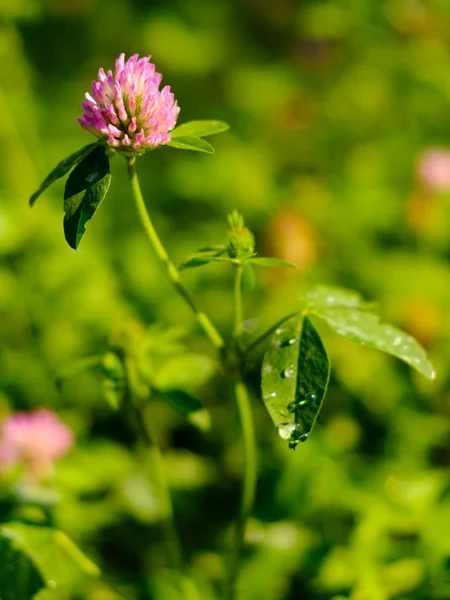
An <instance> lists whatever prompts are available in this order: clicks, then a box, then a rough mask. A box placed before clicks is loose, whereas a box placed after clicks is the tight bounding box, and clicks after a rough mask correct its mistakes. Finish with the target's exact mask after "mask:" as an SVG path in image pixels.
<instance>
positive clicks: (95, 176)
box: [86, 171, 98, 183]
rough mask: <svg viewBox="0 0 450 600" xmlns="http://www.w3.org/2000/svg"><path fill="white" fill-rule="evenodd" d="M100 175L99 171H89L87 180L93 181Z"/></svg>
mask: <svg viewBox="0 0 450 600" xmlns="http://www.w3.org/2000/svg"><path fill="white" fill-rule="evenodd" d="M97 177H98V173H96V172H95V171H94V172H92V173H89V175H86V181H87V182H88V183H93V182H94V181H95V180H96V179H97Z"/></svg>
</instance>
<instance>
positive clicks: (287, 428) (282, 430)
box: [278, 423, 298, 440]
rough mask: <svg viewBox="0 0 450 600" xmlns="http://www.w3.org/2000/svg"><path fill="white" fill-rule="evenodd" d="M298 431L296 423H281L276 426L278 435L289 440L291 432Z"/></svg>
mask: <svg viewBox="0 0 450 600" xmlns="http://www.w3.org/2000/svg"><path fill="white" fill-rule="evenodd" d="M297 431H298V425H296V424H295V423H281V425H279V426H278V435H279V436H280V437H281V438H283V440H290V439H291V438H292V434H294V436H295V433H296V432H297Z"/></svg>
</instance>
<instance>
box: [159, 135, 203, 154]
mask: <svg viewBox="0 0 450 600" xmlns="http://www.w3.org/2000/svg"><path fill="white" fill-rule="evenodd" d="M167 146H172V148H179V149H180V150H196V151H197V152H206V153H207V154H214V148H213V147H212V146H211V144H208V142H205V140H204V139H202V138H198V137H187V136H186V137H184V136H183V137H177V138H176V139H174V140H170V142H168V143H167Z"/></svg>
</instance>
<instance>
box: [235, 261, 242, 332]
mask: <svg viewBox="0 0 450 600" xmlns="http://www.w3.org/2000/svg"><path fill="white" fill-rule="evenodd" d="M243 270H244V268H243V266H242V265H241V264H239V265H238V266H237V267H236V277H235V280H234V338H235V340H236V341H237V342H238V343H239V340H240V338H241V336H242V323H243V320H244V316H243V309H242V273H243Z"/></svg>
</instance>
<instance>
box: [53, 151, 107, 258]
mask: <svg viewBox="0 0 450 600" xmlns="http://www.w3.org/2000/svg"><path fill="white" fill-rule="evenodd" d="M110 183H111V173H110V169H109V158H108V156H107V154H106V151H105V148H104V147H103V146H97V147H96V148H95V149H94V150H93V151H92V152H90V153H89V154H88V155H87V156H86V157H84V158H83V160H82V161H81V162H80V163H79V164H78V165H77V166H76V167H75V169H74V170H73V171H72V173H71V174H70V175H69V178H68V179H67V183H66V188H65V190H64V213H65V214H64V235H65V237H66V241H67V243H68V244H69V246H70V247H71V248H74V249H75V250H76V249H77V248H78V245H79V243H80V240H81V238H82V237H83V235H84V232H85V230H86V227H85V225H86V223H87V222H88V221H89V220H90V219H92V217H93V216H94V214H95V212H96V211H97V209H98V207H99V206H100V204H101V202H102V200H103V199H104V197H105V196H106V194H107V192H108V189H109V185H110Z"/></svg>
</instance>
